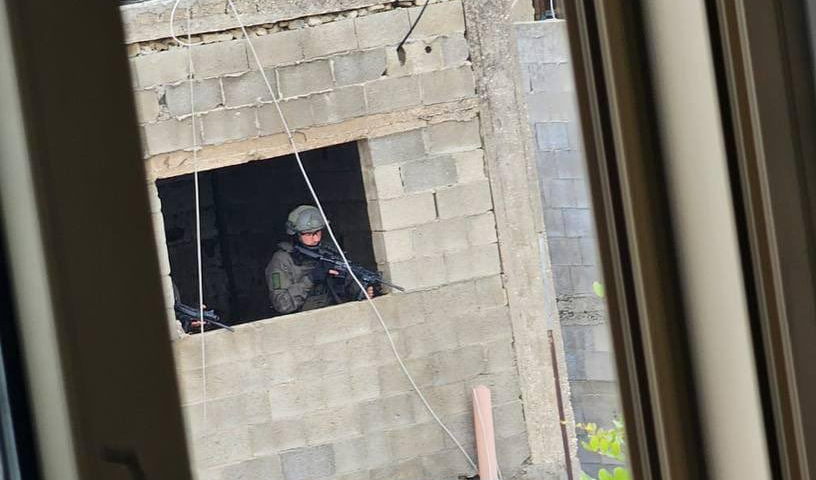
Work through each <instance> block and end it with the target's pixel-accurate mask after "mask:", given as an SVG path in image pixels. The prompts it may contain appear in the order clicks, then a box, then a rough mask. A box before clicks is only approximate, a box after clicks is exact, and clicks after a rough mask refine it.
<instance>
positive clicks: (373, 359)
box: [345, 311, 399, 369]
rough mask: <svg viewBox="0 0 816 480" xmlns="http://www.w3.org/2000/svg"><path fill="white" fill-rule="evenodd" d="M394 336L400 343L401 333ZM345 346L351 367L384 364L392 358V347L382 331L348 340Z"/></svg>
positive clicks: (395, 340)
mask: <svg viewBox="0 0 816 480" xmlns="http://www.w3.org/2000/svg"><path fill="white" fill-rule="evenodd" d="M366 314H368V311H366ZM394 337H395V338H394V342H395V343H396V344H397V345H399V335H398V334H395V335H394ZM345 348H346V352H347V354H348V368H349V369H358V368H366V367H373V366H379V365H383V364H385V363H388V362H390V361H391V358H392V354H391V349H390V347H389V346H388V343H387V342H385V341H383V337H382V334H381V333H380V332H376V333H374V334H371V335H363V336H359V337H355V338H352V339H350V340H347V341H346V345H345ZM349 352H353V354H351V353H349Z"/></svg>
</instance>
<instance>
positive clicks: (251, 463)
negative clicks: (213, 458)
mask: <svg viewBox="0 0 816 480" xmlns="http://www.w3.org/2000/svg"><path fill="white" fill-rule="evenodd" d="M219 475H220V476H219V477H216V478H218V479H219V480H237V479H241V480H283V472H282V471H281V462H280V458H279V457H278V456H277V455H269V456H266V457H260V458H253V459H252V460H246V461H243V462H241V463H236V464H235V465H229V466H226V467H224V468H223V469H221V470H220V471H219Z"/></svg>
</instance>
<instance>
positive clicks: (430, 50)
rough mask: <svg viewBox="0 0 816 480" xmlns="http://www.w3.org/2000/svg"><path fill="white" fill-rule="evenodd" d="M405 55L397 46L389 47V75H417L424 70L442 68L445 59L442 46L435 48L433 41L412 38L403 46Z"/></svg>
mask: <svg viewBox="0 0 816 480" xmlns="http://www.w3.org/2000/svg"><path fill="white" fill-rule="evenodd" d="M402 50H403V55H400V53H399V52H397V50H396V49H395V48H387V49H386V50H385V53H386V63H387V69H386V73H387V75H388V76H389V77H401V76H404V75H416V74H420V73H424V72H431V71H435V70H441V69H442V68H444V65H445V59H444V56H443V54H442V53H443V52H442V49H441V48H436V49H435V48H434V46H433V42H431V43H428V42H425V41H423V40H411V41H408V42H405V45H403V46H402Z"/></svg>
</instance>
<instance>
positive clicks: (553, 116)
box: [525, 92, 578, 141]
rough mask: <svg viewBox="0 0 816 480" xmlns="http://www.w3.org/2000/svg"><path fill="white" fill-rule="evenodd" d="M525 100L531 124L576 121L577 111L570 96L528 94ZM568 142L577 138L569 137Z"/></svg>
mask: <svg viewBox="0 0 816 480" xmlns="http://www.w3.org/2000/svg"><path fill="white" fill-rule="evenodd" d="M525 98H526V100H527V115H528V117H529V119H530V121H531V122H532V123H549V122H564V123H568V124H570V123H573V122H576V121H577V118H578V110H577V106H576V104H575V100H574V99H573V97H572V96H571V95H567V94H552V93H541V92H539V93H530V94H527V95H526V96H525ZM568 138H569V140H570V141H572V140H574V139H577V138H578V137H569V135H568Z"/></svg>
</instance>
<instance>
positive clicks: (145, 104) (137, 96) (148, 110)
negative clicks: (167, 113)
mask: <svg viewBox="0 0 816 480" xmlns="http://www.w3.org/2000/svg"><path fill="white" fill-rule="evenodd" d="M133 97H134V98H133V99H134V101H135V102H136V118H137V119H138V121H139V123H148V122H152V121H154V120H156V117H158V116H159V112H160V109H159V97H158V95H156V91H155V90H137V91H135V92H133Z"/></svg>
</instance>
